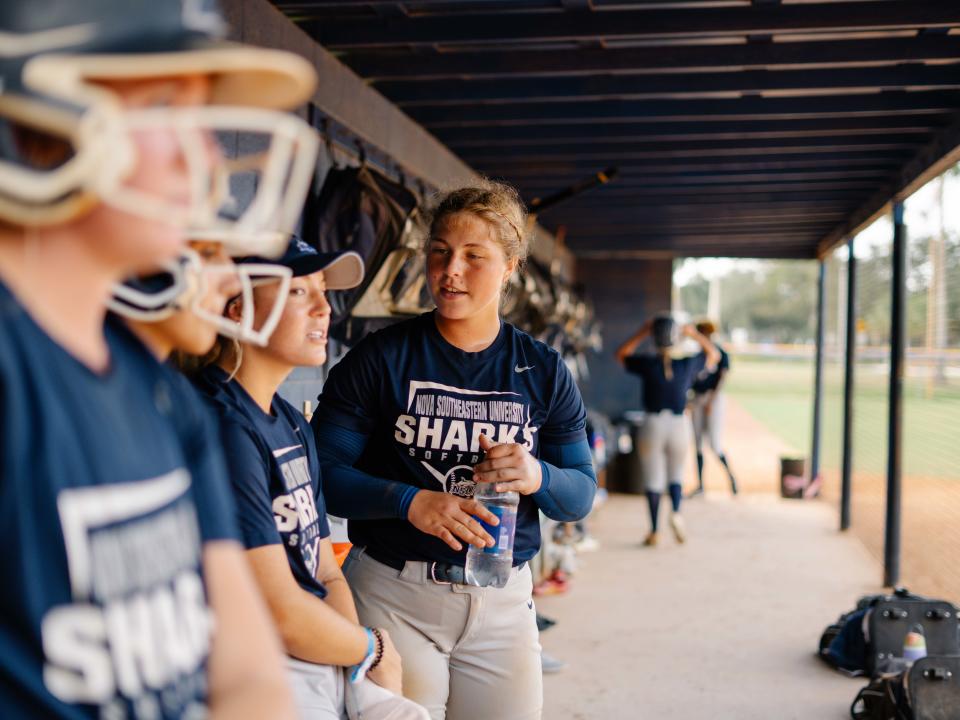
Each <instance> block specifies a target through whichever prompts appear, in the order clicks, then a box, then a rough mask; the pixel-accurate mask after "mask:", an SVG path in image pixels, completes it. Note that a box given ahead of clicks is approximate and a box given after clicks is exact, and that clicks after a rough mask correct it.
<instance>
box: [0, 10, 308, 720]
mask: <svg viewBox="0 0 960 720" xmlns="http://www.w3.org/2000/svg"><path fill="white" fill-rule="evenodd" d="M0 28H2V45H3V51H2V52H0V477H2V478H3V483H2V485H0V494H2V500H0V509H2V511H3V513H4V518H3V522H2V523H0V542H2V544H3V547H4V548H5V552H4V553H3V557H2V559H0V576H2V577H3V578H4V580H5V582H6V583H7V586H8V587H7V590H6V591H5V592H4V593H3V596H2V600H0V606H2V613H0V707H3V709H4V717H10V718H20V717H24V718H26V717H30V718H33V717H44V718H67V717H69V718H104V717H127V718H151V719H152V718H180V717H188V716H189V717H199V716H209V717H213V718H218V717H225V718H262V717H267V716H269V717H274V718H288V717H293V715H294V707H293V704H292V698H291V696H290V693H289V688H288V687H287V686H286V683H285V679H284V677H283V674H282V664H281V654H280V649H279V643H277V640H276V637H275V634H274V631H273V629H272V628H271V627H270V624H269V620H268V617H267V615H266V613H265V610H264V609H263V608H262V605H261V603H260V602H259V600H258V595H257V593H256V591H255V586H254V585H253V582H252V579H251V577H250V572H249V569H248V568H247V566H246V564H245V563H244V559H243V555H242V550H241V548H240V546H239V543H238V542H237V537H238V533H237V528H236V525H235V522H234V521H233V518H232V514H231V512H230V505H229V503H225V501H224V499H225V498H228V497H229V495H228V494H227V492H228V491H227V485H226V482H227V480H226V471H225V468H224V467H223V458H222V454H221V452H220V450H219V442H218V437H217V434H216V430H215V428H214V427H213V426H212V425H211V424H210V423H209V422H208V421H207V416H206V414H205V413H204V412H203V411H202V406H201V405H200V404H199V401H198V400H197V399H196V398H195V397H194V396H193V394H192V393H185V392H182V388H181V386H180V385H178V384H177V383H176V382H175V381H173V380H172V377H171V372H170V371H169V370H168V369H166V368H164V367H162V366H161V365H160V364H159V363H158V362H157V361H156V358H155V357H154V355H153V354H152V353H151V352H150V351H149V350H148V349H147V348H146V347H144V345H143V344H142V343H140V342H139V341H138V340H137V339H136V338H135V337H133V336H132V335H131V334H130V333H129V332H127V331H126V330H125V329H124V328H123V327H122V326H121V325H120V324H119V323H105V316H106V312H107V302H108V300H109V296H110V294H111V291H112V288H113V286H114V285H115V284H116V283H117V282H119V281H121V280H122V279H123V278H125V277H128V276H130V275H137V274H144V273H150V272H153V271H155V270H157V269H158V268H159V267H160V266H161V265H162V264H163V263H164V262H166V261H169V260H172V259H173V258H175V257H176V256H177V255H178V254H179V253H180V251H181V250H182V248H183V241H184V237H185V235H186V233H187V230H188V229H190V228H202V227H211V228H212V227H216V228H217V229H218V231H228V232H232V231H233V230H234V223H232V222H230V221H228V220H225V219H223V217H222V214H221V210H222V209H223V207H225V206H226V205H228V204H233V203H232V202H231V201H230V199H229V198H227V197H226V196H225V194H224V193H223V192H222V190H223V188H224V187H225V183H224V180H225V178H227V177H228V176H230V175H235V173H233V172H231V170H229V169H228V168H227V166H226V162H225V159H224V157H223V154H222V153H221V152H220V151H219V150H218V149H217V148H216V143H215V140H214V130H216V129H224V130H232V131H234V132H236V131H239V130H253V129H259V131H261V132H262V133H263V135H264V136H266V137H268V138H277V137H279V136H280V134H283V135H284V138H285V139H284V140H283V141H282V142H279V143H277V144H275V145H272V150H271V152H268V153H265V155H268V156H269V157H270V158H271V159H272V161H273V162H272V164H270V166H269V172H264V173H263V175H262V177H263V179H264V180H265V181H266V180H268V179H274V180H276V179H278V177H279V176H283V177H284V178H286V180H285V181H283V182H264V183H262V184H261V185H260V186H259V187H258V189H257V192H256V193H255V194H254V196H253V197H255V198H256V201H253V200H251V201H250V203H249V205H247V206H245V208H246V210H247V212H244V213H243V215H242V219H243V225H244V230H245V231H250V232H252V231H255V230H256V231H261V230H262V231H268V230H271V231H272V230H276V229H278V228H279V227H281V226H282V225H284V224H285V223H288V222H289V221H290V219H291V217H292V216H293V215H294V214H295V213H296V212H297V211H298V208H297V207H295V206H296V205H297V203H299V202H300V200H302V197H303V195H302V192H305V189H306V183H304V182H303V176H304V173H303V172H287V171H288V170H291V169H292V168H293V167H294V166H296V167H297V168H298V169H299V170H301V171H302V170H303V168H306V170H307V172H306V176H307V178H306V179H307V181H308V180H309V168H310V167H312V163H313V161H314V159H313V158H312V157H311V155H310V154H309V153H306V154H305V153H304V152H303V150H304V149H308V146H310V145H311V144H314V145H315V140H316V139H315V136H313V135H312V131H310V129H309V127H308V126H306V125H305V124H304V123H302V122H301V121H299V120H298V119H297V118H296V117H294V116H292V115H288V114H286V113H285V112H280V111H286V110H289V109H292V108H293V107H295V106H297V105H299V104H300V103H302V102H304V101H305V100H306V99H307V98H308V97H309V95H310V94H311V93H312V91H313V87H314V84H315V80H316V76H315V73H314V71H313V69H312V68H311V66H310V64H309V63H308V62H307V61H305V60H303V59H302V58H299V57H297V56H295V55H292V54H290V53H286V52H277V51H267V50H260V49H256V48H252V47H249V46H242V45H228V44H226V43H224V42H222V40H221V36H222V34H223V31H224V29H225V28H224V24H223V20H222V18H221V16H220V15H219V13H218V12H217V11H216V9H215V8H214V7H213V6H212V3H209V2H204V1H203V0H197V2H191V3H181V2H179V1H178V0H149V1H148V0H124V1H123V2H120V1H119V0H86V1H85V2H62V1H59V0H29V1H27V0H7V1H5V2H4V3H2V4H0ZM261 169H262V170H267V169H268V168H267V165H262V166H261ZM268 176H269V178H268ZM291 182H292V184H291ZM187 189H189V191H187ZM298 195H299V199H298V197H297V196H298ZM251 210H252V212H250V211H251Z"/></svg>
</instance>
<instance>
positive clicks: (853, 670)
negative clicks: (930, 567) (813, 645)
mask: <svg viewBox="0 0 960 720" xmlns="http://www.w3.org/2000/svg"><path fill="white" fill-rule="evenodd" d="M914 625H920V626H922V627H923V632H924V636H925V639H926V646H927V653H928V654H930V655H960V625H958V618H957V608H956V607H955V606H954V605H953V604H952V603H950V602H947V601H945V600H934V599H931V598H925V597H922V596H920V595H913V594H911V593H910V592H909V591H908V590H906V589H905V588H897V589H896V591H894V594H893V595H868V596H865V597H862V598H860V600H859V601H858V602H857V606H856V608H854V609H853V610H851V611H850V612H847V613H844V614H843V615H841V616H840V619H839V620H838V621H837V622H835V623H833V624H832V625H829V626H828V627H827V628H826V630H824V631H823V634H822V635H821V637H820V648H819V656H820V657H821V658H822V659H823V660H824V661H825V662H826V663H828V664H829V665H830V666H831V667H834V668H836V669H838V670H840V671H842V672H845V673H847V674H849V675H854V676H856V675H863V674H867V675H870V676H871V677H872V676H876V675H880V674H883V673H885V672H898V671H899V669H900V667H901V665H899V664H898V660H899V658H900V656H901V655H902V654H903V643H904V640H905V638H906V635H907V633H908V632H909V631H910V629H911V628H912V627H913V626H914ZM958 720H960V718H958Z"/></svg>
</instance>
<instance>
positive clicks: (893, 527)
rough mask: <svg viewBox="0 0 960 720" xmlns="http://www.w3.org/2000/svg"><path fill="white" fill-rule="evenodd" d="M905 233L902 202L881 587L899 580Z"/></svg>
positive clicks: (896, 217) (896, 219) (897, 208)
mask: <svg viewBox="0 0 960 720" xmlns="http://www.w3.org/2000/svg"><path fill="white" fill-rule="evenodd" d="M906 279H907V233H906V226H905V225H904V224H903V203H902V202H900V201H897V202H895V203H894V204H893V280H892V282H893V287H892V289H891V290H892V292H891V302H890V390H889V392H890V399H889V403H890V404H889V415H888V421H887V518H886V534H885V538H884V547H883V584H884V585H887V586H893V585H896V584H897V583H898V582H899V581H900V505H901V496H902V477H901V461H902V455H901V444H900V439H901V429H902V426H901V424H902V420H903V359H904V348H905V346H906V323H905V319H906V295H907V282H906Z"/></svg>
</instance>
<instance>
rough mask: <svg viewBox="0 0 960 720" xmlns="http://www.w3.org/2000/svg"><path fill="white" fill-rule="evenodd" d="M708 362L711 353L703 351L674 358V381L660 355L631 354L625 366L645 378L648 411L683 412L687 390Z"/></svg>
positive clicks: (644, 407)
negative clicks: (706, 353)
mask: <svg viewBox="0 0 960 720" xmlns="http://www.w3.org/2000/svg"><path fill="white" fill-rule="evenodd" d="M706 361H707V356H706V355H704V354H703V353H701V354H699V355H693V356H691V357H685V358H674V359H672V360H671V361H670V363H671V367H672V368H673V378H671V379H670V380H667V376H666V374H665V373H664V372H663V359H662V358H661V357H660V356H659V355H631V356H630V357H628V358H627V359H626V361H625V363H624V365H625V367H626V368H627V372H630V373H633V374H634V375H639V376H640V377H641V378H642V379H643V409H644V410H646V411H647V412H648V413H658V412H660V411H661V410H670V411H671V412H673V413H675V414H677V415H680V414H682V413H683V409H684V408H685V407H686V405H687V390H689V389H690V386H691V385H692V384H693V381H694V379H695V378H696V377H697V373H699V372H700V371H701V370H703V368H704V365H705V364H706Z"/></svg>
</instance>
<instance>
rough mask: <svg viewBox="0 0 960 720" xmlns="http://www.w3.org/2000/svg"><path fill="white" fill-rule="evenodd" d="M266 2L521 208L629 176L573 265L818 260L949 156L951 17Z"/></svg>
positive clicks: (685, 5)
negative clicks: (605, 175) (515, 193)
mask: <svg viewBox="0 0 960 720" xmlns="http://www.w3.org/2000/svg"><path fill="white" fill-rule="evenodd" d="M273 2H274V4H275V5H276V6H277V7H279V8H280V9H281V10H282V11H283V12H284V13H285V14H286V15H287V16H288V17H289V18H291V19H292V20H293V21H294V22H296V23H297V25H299V26H300V27H301V28H302V29H303V30H305V31H306V32H307V33H308V34H309V35H311V36H312V37H313V38H314V39H316V40H317V41H318V42H319V43H320V44H321V45H323V46H324V47H325V48H326V49H328V50H330V51H331V52H333V53H335V54H336V55H337V56H338V57H339V59H340V60H342V61H343V62H344V63H345V64H346V65H347V66H349V67H350V68H351V69H353V71H354V72H356V73H357V74H358V75H359V76H360V77H362V78H364V79H365V81H366V82H368V83H369V84H370V85H372V86H373V87H374V88H375V89H376V90H378V91H379V92H380V93H382V94H383V95H384V96H385V97H386V98H388V99H389V100H391V101H392V102H393V103H394V104H396V105H397V106H398V107H399V108H400V109H402V110H403V111H404V112H405V113H407V114H408V115H409V116H410V117H411V118H413V119H414V120H415V121H417V122H418V123H420V124H421V125H422V126H423V127H424V128H426V129H427V130H428V131H429V132H431V133H432V134H433V135H435V136H436V137H437V138H438V139H439V140H440V141H441V142H443V143H444V144H445V145H447V146H448V147H449V148H450V149H451V150H453V152H455V153H456V154H457V155H459V156H460V157H461V158H462V159H463V160H464V161H465V162H467V163H468V164H469V165H471V166H472V167H473V168H475V169H476V170H479V171H481V172H484V173H486V174H489V175H491V176H494V177H500V178H504V179H506V180H509V181H510V182H512V183H514V184H516V185H517V186H518V187H519V189H520V190H521V192H522V194H523V195H524V197H525V198H526V199H527V200H532V199H533V198H537V197H545V196H549V195H551V194H553V193H556V192H558V191H560V190H563V189H564V188H567V187H569V186H571V185H573V184H575V183H577V182H579V181H582V180H583V179H584V178H585V177H589V176H590V175H592V174H594V173H596V172H597V171H601V170H604V169H605V168H609V167H617V168H619V174H618V176H617V177H616V178H615V180H613V181H612V182H610V183H608V184H604V185H600V186H598V187H595V188H593V189H592V190H589V191H587V192H584V193H582V194H580V195H577V196H576V197H574V198H573V199H571V200H569V201H567V202H565V203H563V204H560V205H557V206H556V207H555V208H553V209H550V210H547V211H545V212H544V213H543V214H542V215H541V216H540V218H539V220H540V222H541V224H543V225H544V226H545V227H547V228H549V229H551V230H553V231H555V232H556V231H560V234H565V238H566V242H567V244H568V246H569V247H570V249H571V250H573V251H574V253H575V254H576V255H577V256H578V257H619V256H623V257H650V256H658V255H659V256H671V255H676V256H681V255H682V256H704V255H725V256H732V257H796V258H805V257H806V258H809V257H815V256H817V255H818V254H820V253H823V252H824V251H826V250H827V249H828V248H830V247H832V246H833V245H836V244H837V243H839V242H841V241H843V240H844V239H845V238H846V237H847V236H848V235H849V234H850V233H851V232H853V231H854V230H856V229H857V228H860V227H862V226H863V225H865V223H867V222H868V221H870V220H872V219H873V218H874V217H876V216H877V214H878V213H880V212H882V211H884V209H885V208H886V207H887V205H888V203H889V201H890V200H891V199H893V198H895V197H898V196H902V195H903V194H905V193H907V192H909V191H911V190H912V189H915V188H916V187H917V186H918V185H919V183H920V182H922V181H925V180H926V179H929V177H932V176H933V174H935V173H936V172H939V171H942V170H943V169H944V168H945V167H946V166H947V164H948V163H950V162H953V161H956V159H957V156H958V147H960V0H821V1H819V2H810V1H807V0H794V1H792V2H791V1H790V0H783V1H781V0H752V2H751V1H750V0H635V1H633V2H625V1H623V0H510V1H505V0H463V1H461V2H450V1H449V0H445V1H443V0H433V1H431V0H419V1H418V2H395V1H393V2H388V1H386V0H384V1H379V2H376V1H372V0H371V1H363V0H273ZM321 82H322V80H321ZM560 228H563V229H564V230H560Z"/></svg>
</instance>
